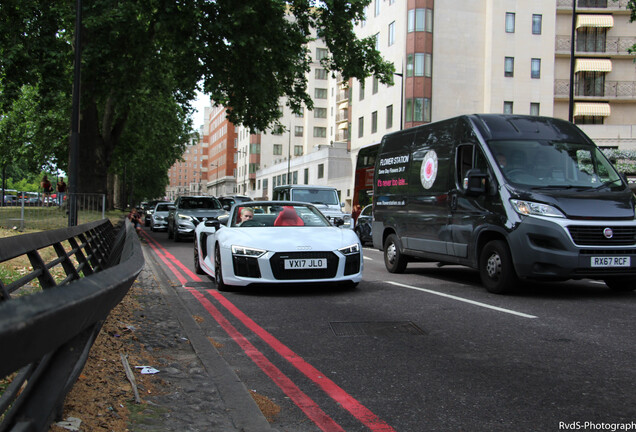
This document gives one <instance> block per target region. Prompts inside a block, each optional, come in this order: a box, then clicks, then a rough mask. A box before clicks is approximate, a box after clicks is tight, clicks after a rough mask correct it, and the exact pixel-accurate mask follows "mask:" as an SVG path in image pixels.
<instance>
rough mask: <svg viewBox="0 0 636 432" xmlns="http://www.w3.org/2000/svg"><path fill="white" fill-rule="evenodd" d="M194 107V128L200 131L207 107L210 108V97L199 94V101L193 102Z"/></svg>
mask: <svg viewBox="0 0 636 432" xmlns="http://www.w3.org/2000/svg"><path fill="white" fill-rule="evenodd" d="M192 106H193V107H194V108H195V109H196V111H195V112H194V113H192V121H193V126H194V128H195V130H199V127H200V126H203V113H204V111H205V107H206V106H207V107H209V106H210V97H209V96H206V95H205V94H203V93H200V92H199V93H197V100H196V101H194V102H193V104H192Z"/></svg>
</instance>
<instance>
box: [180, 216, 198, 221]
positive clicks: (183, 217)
mask: <svg viewBox="0 0 636 432" xmlns="http://www.w3.org/2000/svg"><path fill="white" fill-rule="evenodd" d="M179 219H183V220H188V221H190V222H192V221H193V220H194V218H193V217H192V216H188V215H182V214H180V215H179Z"/></svg>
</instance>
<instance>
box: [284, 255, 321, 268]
mask: <svg viewBox="0 0 636 432" xmlns="http://www.w3.org/2000/svg"><path fill="white" fill-rule="evenodd" d="M324 268H327V260H326V259H324V258H311V259H286V260H285V270H307V269H309V270H311V269H324Z"/></svg>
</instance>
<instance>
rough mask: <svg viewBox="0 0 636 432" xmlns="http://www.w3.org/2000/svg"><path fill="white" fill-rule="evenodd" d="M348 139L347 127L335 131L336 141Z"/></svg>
mask: <svg viewBox="0 0 636 432" xmlns="http://www.w3.org/2000/svg"><path fill="white" fill-rule="evenodd" d="M348 140H349V129H339V130H338V132H336V141H348Z"/></svg>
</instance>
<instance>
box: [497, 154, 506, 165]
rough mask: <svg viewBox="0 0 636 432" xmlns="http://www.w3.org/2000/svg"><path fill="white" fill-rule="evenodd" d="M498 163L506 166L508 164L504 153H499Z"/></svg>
mask: <svg viewBox="0 0 636 432" xmlns="http://www.w3.org/2000/svg"><path fill="white" fill-rule="evenodd" d="M497 163H498V164H499V166H500V167H502V168H504V167H505V166H506V165H507V161H506V155H505V154H503V153H499V154H498V155H497Z"/></svg>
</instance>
